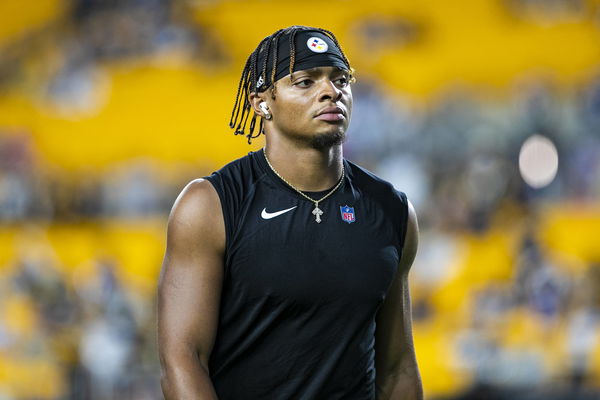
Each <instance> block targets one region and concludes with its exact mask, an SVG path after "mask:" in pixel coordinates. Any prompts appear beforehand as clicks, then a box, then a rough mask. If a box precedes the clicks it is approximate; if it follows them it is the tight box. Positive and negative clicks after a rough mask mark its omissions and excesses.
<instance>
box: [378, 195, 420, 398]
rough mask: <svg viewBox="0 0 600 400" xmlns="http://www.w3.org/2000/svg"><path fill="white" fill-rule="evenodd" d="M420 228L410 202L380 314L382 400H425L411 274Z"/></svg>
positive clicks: (379, 368) (379, 392)
mask: <svg viewBox="0 0 600 400" xmlns="http://www.w3.org/2000/svg"><path fill="white" fill-rule="evenodd" d="M418 237H419V227H418V224H417V216H416V214H415V210H414V208H413V206H412V204H410V202H409V203H408V226H407V231H406V238H405V241H404V249H403V252H402V259H401V260H400V265H399V267H398V268H399V269H398V273H397V274H396V277H395V279H394V281H393V282H392V285H391V287H390V290H389V293H388V295H387V297H386V299H385V301H384V303H383V304H382V305H381V308H380V309H379V312H378V314H377V330H376V334H375V335H376V337H375V363H376V369H377V398H378V399H379V400H409V399H410V400H422V399H423V387H422V384H421V376H420V374H419V368H418V366H417V360H416V356H415V349H414V345H413V338H412V319H411V307H410V294H409V290H408V271H409V270H410V267H411V265H412V262H413V260H414V258H415V255H416V253H417V247H418V241H419V238H418Z"/></svg>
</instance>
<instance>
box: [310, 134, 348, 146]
mask: <svg viewBox="0 0 600 400" xmlns="http://www.w3.org/2000/svg"><path fill="white" fill-rule="evenodd" d="M344 140H346V134H345V133H344V132H340V131H337V132H328V133H319V134H317V135H315V136H313V138H312V141H311V145H312V147H313V148H315V149H319V150H320V149H324V148H328V147H332V146H337V145H340V144H342V143H344Z"/></svg>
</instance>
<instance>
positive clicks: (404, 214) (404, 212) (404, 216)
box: [398, 191, 408, 251]
mask: <svg viewBox="0 0 600 400" xmlns="http://www.w3.org/2000/svg"><path fill="white" fill-rule="evenodd" d="M398 194H399V195H400V201H401V202H402V206H401V211H400V216H401V218H400V223H401V226H400V251H403V250H404V241H405V240H406V231H407V230H408V199H407V197H406V193H404V192H400V191H398Z"/></svg>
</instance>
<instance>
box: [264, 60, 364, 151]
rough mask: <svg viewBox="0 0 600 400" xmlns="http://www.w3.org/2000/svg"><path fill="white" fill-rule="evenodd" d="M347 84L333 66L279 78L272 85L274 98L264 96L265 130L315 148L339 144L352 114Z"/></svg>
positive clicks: (348, 79) (350, 94) (346, 80)
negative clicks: (267, 110)
mask: <svg viewBox="0 0 600 400" xmlns="http://www.w3.org/2000/svg"><path fill="white" fill-rule="evenodd" d="M349 81H350V76H349V74H348V72H346V71H343V70H340V69H339V68H336V67H317V68H312V69H308V70H303V71H297V72H294V73H293V74H292V75H288V76H285V77H283V78H281V79H280V80H278V81H277V82H276V83H275V88H276V89H275V96H274V99H273V98H269V97H270V96H267V97H268V100H267V102H268V106H269V108H270V109H271V113H272V115H273V119H272V120H271V121H270V123H271V127H270V128H271V129H269V130H275V131H277V132H279V133H280V134H282V135H285V136H287V137H289V138H291V139H294V140H298V141H302V142H308V143H311V144H312V145H313V146H314V147H317V148H322V147H327V146H332V145H335V144H340V143H342V141H343V140H344V137H345V133H346V129H348V124H349V123H350V115H351V113H352V90H351V89H350V82H349ZM266 93H268V92H266Z"/></svg>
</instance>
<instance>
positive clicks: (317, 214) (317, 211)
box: [263, 150, 344, 224]
mask: <svg viewBox="0 0 600 400" xmlns="http://www.w3.org/2000/svg"><path fill="white" fill-rule="evenodd" d="M263 154H264V155H265V160H267V164H268V165H269V168H271V171H273V172H274V173H275V175H277V176H278V177H279V179H281V180H282V181H284V182H285V183H286V184H287V185H288V186H289V187H291V188H292V189H294V190H295V191H296V192H298V193H299V194H300V195H301V196H302V197H304V198H305V199H307V200H310V201H311V202H313V203H314V205H315V209H314V210H313V211H312V213H313V215H314V216H315V221H317V223H318V224H320V223H321V215H323V210H321V209H320V208H319V203H320V202H322V201H323V200H325V199H326V198H328V197H329V196H331V195H332V194H333V193H334V192H335V191H336V190H337V189H338V188H339V187H340V185H341V184H342V182H343V181H344V165H343V164H342V176H341V177H340V180H339V182H338V183H337V185H335V187H334V188H333V189H331V190H330V191H329V193H327V194H326V195H325V196H323V197H321V198H320V199H319V200H315V199H313V198H312V197H309V196H307V195H305V194H304V193H303V192H302V191H301V190H298V189H296V188H295V187H294V185H292V184H291V183H289V182H288V181H286V180H285V178H284V177H283V176H281V175H279V172H277V171H276V170H275V168H273V166H272V165H271V162H270V161H269V159H268V158H267V152H266V151H264V150H263Z"/></svg>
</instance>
